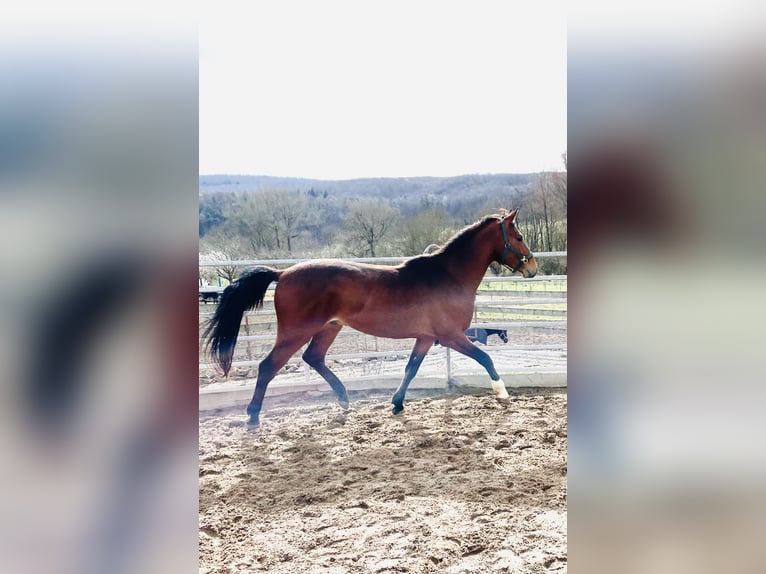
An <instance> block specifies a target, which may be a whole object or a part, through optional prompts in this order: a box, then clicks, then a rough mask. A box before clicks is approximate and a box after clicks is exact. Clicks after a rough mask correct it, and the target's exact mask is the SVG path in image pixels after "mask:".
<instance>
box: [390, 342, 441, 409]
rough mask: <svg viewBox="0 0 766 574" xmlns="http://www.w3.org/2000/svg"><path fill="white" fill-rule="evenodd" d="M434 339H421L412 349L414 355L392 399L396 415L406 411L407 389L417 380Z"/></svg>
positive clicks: (408, 362) (411, 356)
mask: <svg viewBox="0 0 766 574" xmlns="http://www.w3.org/2000/svg"><path fill="white" fill-rule="evenodd" d="M433 343H434V339H431V338H421V339H417V340H416V341H415V346H414V347H413V348H412V354H411V355H410V360H409V361H407V366H406V367H405V368H404V379H403V380H402V382H401V383H400V384H399V388H398V389H396V392H395V393H394V396H393V397H392V398H391V403H392V404H393V405H394V408H393V412H394V414H395V415H396V414H399V413H400V412H402V411H403V410H404V395H405V393H406V392H407V387H408V386H410V381H412V379H414V378H415V375H416V374H417V372H418V369H419V368H420V364H421V363H422V362H423V359H424V358H425V356H426V354H427V353H428V349H430V348H431V345H433Z"/></svg>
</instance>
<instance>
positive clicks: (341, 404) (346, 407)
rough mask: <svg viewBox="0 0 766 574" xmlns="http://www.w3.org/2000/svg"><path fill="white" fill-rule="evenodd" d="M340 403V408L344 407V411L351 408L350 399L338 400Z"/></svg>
mask: <svg viewBox="0 0 766 574" xmlns="http://www.w3.org/2000/svg"><path fill="white" fill-rule="evenodd" d="M338 404H339V405H340V408H342V409H343V410H344V411H347V410H348V409H349V404H348V400H345V401H338Z"/></svg>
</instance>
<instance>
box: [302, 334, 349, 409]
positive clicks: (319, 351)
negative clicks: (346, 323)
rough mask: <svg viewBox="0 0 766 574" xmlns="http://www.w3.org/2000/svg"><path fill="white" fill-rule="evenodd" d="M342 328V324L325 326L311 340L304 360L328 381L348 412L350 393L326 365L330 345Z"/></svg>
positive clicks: (341, 404) (342, 406)
mask: <svg viewBox="0 0 766 574" xmlns="http://www.w3.org/2000/svg"><path fill="white" fill-rule="evenodd" d="M342 328H343V325H340V324H333V323H328V324H327V325H325V327H323V328H322V330H321V331H319V332H318V333H317V334H316V335H314V338H313V339H311V344H310V345H309V346H308V349H306V352H304V353H303V360H304V361H306V362H307V363H308V364H309V366H311V367H312V368H313V369H314V370H315V371H316V372H317V373H319V374H320V375H321V376H322V378H323V379H324V380H325V381H327V384H328V385H330V388H331V389H332V390H333V391H335V394H336V395H337V397H338V404H340V406H341V408H343V410H346V409H348V393H346V387H344V386H343V383H342V382H341V381H340V379H339V378H338V377H337V376H335V373H333V372H332V371H331V370H330V369H329V367H328V366H327V364H326V363H325V355H327V351H328V349H329V348H330V345H332V342H333V341H334V340H335V337H337V336H338V333H340V330H341V329H342Z"/></svg>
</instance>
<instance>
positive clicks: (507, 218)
mask: <svg viewBox="0 0 766 574" xmlns="http://www.w3.org/2000/svg"><path fill="white" fill-rule="evenodd" d="M518 211H519V210H518V209H514V210H513V211H508V212H505V213H503V214H502V215H501V216H500V220H499V221H500V229H501V231H502V235H503V244H504V245H503V248H502V250H500V249H498V250H497V254H498V256H497V261H498V262H499V263H501V264H503V265H505V266H507V267H510V268H511V269H512V270H513V271H520V272H521V274H522V275H523V276H524V277H527V278H529V277H534V276H535V275H537V261H536V260H535V256H534V255H533V254H532V252H531V251H530V250H529V247H527V246H526V245H525V244H524V238H523V237H522V236H521V233H519V230H518V229H516V224H515V223H514V220H515V219H516V214H517V213H518Z"/></svg>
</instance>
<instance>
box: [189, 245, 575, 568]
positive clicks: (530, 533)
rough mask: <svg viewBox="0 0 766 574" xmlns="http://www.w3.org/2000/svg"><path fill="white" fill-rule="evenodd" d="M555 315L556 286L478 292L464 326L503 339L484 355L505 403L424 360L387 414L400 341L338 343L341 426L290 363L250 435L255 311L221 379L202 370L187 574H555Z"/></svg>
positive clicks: (442, 355)
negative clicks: (195, 536) (196, 516)
mask: <svg viewBox="0 0 766 574" xmlns="http://www.w3.org/2000/svg"><path fill="white" fill-rule="evenodd" d="M541 255H543V256H544V254H541ZM560 255H561V254H559V256H560ZM564 255H565V254H564ZM376 262H380V260H376ZM391 262H392V263H394V262H396V260H392V261H391ZM253 263H259V262H242V265H247V264H253ZM272 263H273V262H272ZM290 263H291V262H285V264H290ZM562 285H563V286H562ZM565 305H566V277H565V276H555V277H547V278H546V277H542V278H535V279H534V280H531V281H530V280H520V279H517V278H515V277H513V278H509V277H489V276H488V277H487V278H486V281H485V282H484V283H483V284H482V287H481V288H480V291H479V296H478V298H477V305H476V313H475V316H474V323H473V324H472V327H475V328H495V329H507V331H508V343H507V344H504V343H503V342H502V341H501V340H500V338H499V337H497V336H491V337H489V338H488V340H487V344H486V345H482V348H483V349H485V351H486V352H487V353H488V354H490V356H491V357H492V359H493V361H494V362H495V364H496V366H497V369H498V372H499V373H500V374H501V376H502V377H503V379H504V380H505V381H506V384H507V387H508V390H509V393H510V395H511V397H510V401H509V402H507V403H504V402H499V401H498V400H496V399H495V398H494V397H493V396H492V394H491V391H490V385H489V378H488V377H487V375H486V372H482V370H481V367H479V366H478V365H476V363H475V362H474V361H472V360H470V359H467V358H464V357H462V356H458V355H457V354H456V353H452V354H450V352H449V350H448V349H444V348H442V347H434V348H433V349H432V350H431V351H429V354H428V356H427V357H426V359H425V361H424V363H423V366H422V367H421V370H420V372H419V373H418V376H417V377H416V378H415V379H414V381H413V383H412V385H411V387H410V392H409V394H408V396H407V401H406V408H405V410H404V412H403V413H402V414H399V415H392V414H391V404H390V401H391V394H392V391H393V389H394V388H396V386H397V385H398V383H399V381H400V380H401V377H402V374H403V370H404V365H405V364H406V362H407V356H408V354H409V352H410V349H411V341H408V340H390V339H376V338H371V337H369V336H365V335H363V334H361V333H357V332H354V331H353V330H350V329H344V331H342V332H341V336H339V337H338V339H337V341H336V342H335V344H334V345H333V347H332V348H331V350H330V354H328V362H329V363H330V364H331V365H332V368H333V370H334V371H336V372H337V373H338V376H339V377H340V378H341V379H342V380H343V382H344V384H345V385H346V386H347V388H348V390H349V398H350V402H351V408H350V410H349V411H348V412H345V413H344V412H343V411H342V410H341V409H340V407H339V406H338V405H337V403H336V399H335V396H334V395H333V394H332V393H331V392H330V390H329V387H328V386H327V384H326V383H325V382H324V381H323V380H321V379H320V378H319V377H318V376H317V375H316V374H315V373H313V371H310V370H309V369H308V368H307V367H306V366H305V365H304V364H303V363H302V362H301V361H300V352H298V353H296V356H295V357H294V359H293V360H292V361H291V362H290V363H288V365H287V366H286V367H285V368H284V369H283V370H282V372H281V373H280V374H279V375H278V376H277V377H276V379H275V380H274V381H273V382H272V383H271V385H270V386H269V389H268V392H267V395H266V400H265V402H264V410H263V416H262V419H261V426H260V427H259V428H258V429H256V430H252V429H248V428H247V426H246V424H245V423H246V416H245V413H244V406H245V405H246V404H247V402H248V400H249V398H250V396H251V394H252V390H253V384H254V376H255V374H256V372H257V364H258V362H259V361H260V359H261V358H262V357H263V356H264V355H265V353H266V352H268V349H269V348H270V346H271V344H272V342H273V337H274V334H275V329H274V316H273V311H272V309H273V308H271V307H270V305H269V300H268V299H267V301H266V305H265V308H264V310H263V311H261V312H258V313H248V314H247V315H246V316H245V319H244V321H243V324H242V329H241V332H240V333H241V335H240V340H239V344H238V347H237V350H236V352H235V356H234V364H233V368H232V372H231V374H230V376H229V378H227V379H225V380H224V379H222V378H221V377H220V374H219V373H216V372H215V371H214V370H213V369H211V366H210V365H209V363H207V361H206V358H205V356H204V355H203V354H201V355H200V572H206V573H210V574H213V573H230V572H277V573H301V574H303V573H314V572H316V573H320V572H326V573H338V574H340V573H355V572H359V573H366V572H381V573H386V572H413V573H421V572H422V573H425V572H447V573H459V572H477V573H478V572H565V571H566V488H567V487H566V474H567V455H566V452H567V449H566V441H567V438H566V437H567V426H566V406H567V399H566V389H565V387H566V307H565ZM207 307H208V306H207V305H205V304H202V305H201V306H200V314H201V320H202V323H204V320H205V313H209V311H208V310H207Z"/></svg>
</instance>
